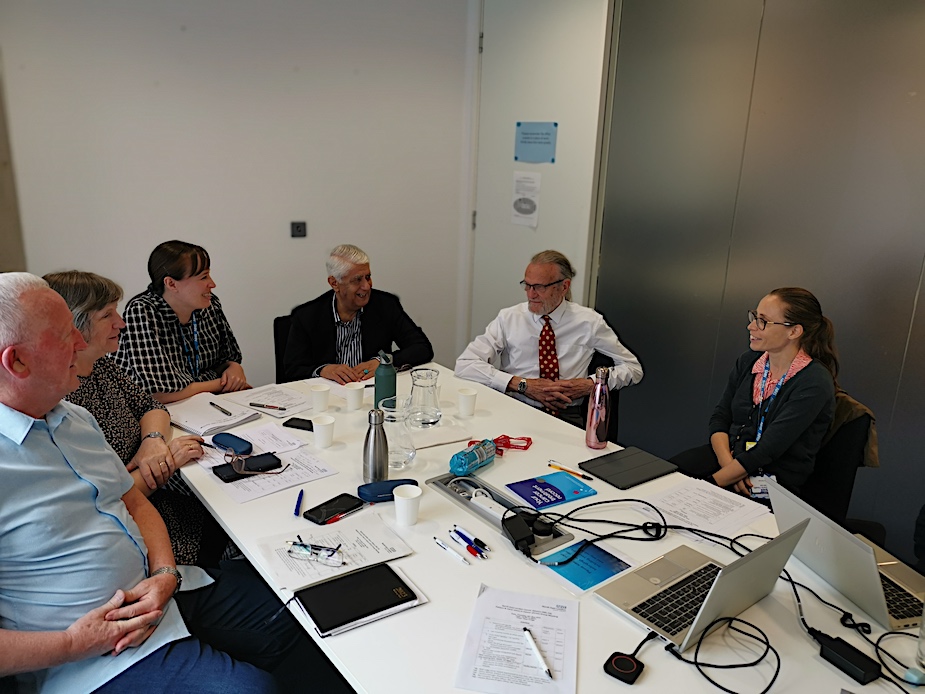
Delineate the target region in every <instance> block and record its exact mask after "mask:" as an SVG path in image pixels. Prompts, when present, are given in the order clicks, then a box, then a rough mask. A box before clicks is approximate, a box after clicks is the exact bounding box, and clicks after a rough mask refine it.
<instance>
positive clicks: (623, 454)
mask: <svg viewBox="0 0 925 694" xmlns="http://www.w3.org/2000/svg"><path fill="white" fill-rule="evenodd" d="M578 467H580V468H581V469H582V470H584V471H585V472H589V473H591V474H592V475H594V476H595V477H597V478H599V479H602V480H604V481H605V482H607V483H608V484H612V485H613V486H614V487H616V488H617V489H630V488H631V487H635V486H636V485H637V484H642V483H643V482H648V481H649V480H654V479H655V478H656V477H661V476H662V475H667V474H668V473H669V472H674V471H675V470H677V469H678V468H677V466H676V465H674V464H672V463H669V462H668V461H667V460H662V459H661V458H658V457H656V456H654V455H652V454H651V453H646V452H645V451H643V450H640V449H639V448H636V447H634V446H630V447H629V448H624V449H623V450H622V451H615V452H613V453H608V454H607V455H602V456H601V457H599V458H592V459H591V460H586V461H585V462H583V463H579V464H578Z"/></svg>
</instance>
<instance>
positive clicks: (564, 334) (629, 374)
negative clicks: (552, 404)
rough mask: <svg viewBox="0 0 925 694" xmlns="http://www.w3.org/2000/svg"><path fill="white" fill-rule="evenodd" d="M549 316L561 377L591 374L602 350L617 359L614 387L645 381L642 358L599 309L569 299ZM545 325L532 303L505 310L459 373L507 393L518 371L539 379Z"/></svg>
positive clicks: (459, 364) (467, 353) (473, 345)
mask: <svg viewBox="0 0 925 694" xmlns="http://www.w3.org/2000/svg"><path fill="white" fill-rule="evenodd" d="M549 318H550V325H551V326H552V329H553V332H555V334H556V353H557V354H558V356H559V378H561V379H569V378H587V376H588V366H589V365H590V364H591V358H592V356H593V355H594V352H600V353H601V354H604V355H606V356H608V357H610V358H611V359H613V367H612V368H611V369H610V381H609V386H610V389H611V390H613V389H614V388H622V387H623V386H628V385H631V384H633V383H639V381H641V380H642V366H641V365H640V364H639V360H638V359H636V357H635V356H633V354H632V352H630V351H629V350H628V349H626V347H624V346H623V345H622V344H620V340H619V339H618V338H617V334H616V333H615V332H614V331H613V330H611V328H610V326H609V325H607V323H606V322H605V321H604V318H603V316H601V314H599V313H598V312H597V311H594V310H592V309H590V308H587V307H585V306H579V305H578V304H574V303H572V302H571V301H564V300H563V301H562V303H561V304H559V305H558V306H557V307H556V309H555V310H554V311H553V312H552V313H550V314H549ZM542 329H543V318H542V316H540V315H538V314H536V313H531V312H530V309H529V307H528V304H527V303H526V302H524V303H522V304H517V305H516V306H511V307H510V308H505V309H502V310H501V312H500V313H499V314H498V317H497V318H495V319H494V320H493V321H492V322H491V323H489V324H488V327H487V328H486V329H485V332H484V333H483V334H482V335H479V336H478V337H477V338H475V339H474V340H473V341H472V342H470V343H469V346H468V347H466V349H465V350H464V351H463V353H462V354H460V355H459V358H458V359H457V360H456V369H455V373H456V375H457V376H459V378H465V379H467V380H470V381H476V382H477V383H482V384H484V385H487V386H491V387H492V388H494V389H495V390H499V391H501V392H502V393H503V392H504V391H505V390H506V389H507V385H508V383H510V381H511V379H512V378H514V377H515V376H522V377H523V378H539V376H540V364H539V339H540V331H541V330H542ZM517 397H519V398H520V399H521V400H523V401H524V402H526V403H528V404H530V405H533V406H534V407H541V405H540V403H538V402H537V401H536V400H533V399H531V398H527V397H525V396H519V395H518V396H517Z"/></svg>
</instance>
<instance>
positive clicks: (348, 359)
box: [312, 294, 363, 377]
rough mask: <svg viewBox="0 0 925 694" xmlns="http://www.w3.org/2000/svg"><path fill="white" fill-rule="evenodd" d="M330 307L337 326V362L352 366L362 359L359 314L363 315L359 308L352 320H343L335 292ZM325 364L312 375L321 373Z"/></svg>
mask: <svg viewBox="0 0 925 694" xmlns="http://www.w3.org/2000/svg"><path fill="white" fill-rule="evenodd" d="M331 309H332V310H333V311H334V325H335V327H336V328H337V339H336V347H337V363H338V364H346V365H347V366H349V367H350V368H353V367H354V366H356V365H357V364H359V363H360V362H361V361H363V329H362V328H363V326H362V324H361V323H360V316H362V315H363V309H362V308H361V309H360V310H359V311H358V312H357V314H356V315H355V316H354V317H353V320H350V321H343V320H341V319H340V314H339V313H338V312H337V294H335V295H334V296H333V297H332V298H331ZM325 366H328V365H327V364H322V365H321V366H319V367H318V368H317V369H315V372H314V373H313V374H312V376H313V377H317V376H320V375H321V369H323V368H324V367H325Z"/></svg>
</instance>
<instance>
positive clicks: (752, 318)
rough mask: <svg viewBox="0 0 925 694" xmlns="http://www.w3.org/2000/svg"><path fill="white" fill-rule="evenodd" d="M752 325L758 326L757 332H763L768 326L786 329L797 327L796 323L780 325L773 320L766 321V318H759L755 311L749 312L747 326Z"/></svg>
mask: <svg viewBox="0 0 925 694" xmlns="http://www.w3.org/2000/svg"><path fill="white" fill-rule="evenodd" d="M752 323H754V324H755V325H757V326H758V330H764V329H765V328H767V327H768V326H769V325H783V326H786V327H788V328H792V327H793V326H795V325H797V323H781V322H779V321H775V320H768V319H767V318H762V317H761V316H759V315H758V314H757V313H756V312H755V311H749V312H748V324H749V325H751V324H752Z"/></svg>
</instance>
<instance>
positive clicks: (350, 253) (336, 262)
mask: <svg viewBox="0 0 925 694" xmlns="http://www.w3.org/2000/svg"><path fill="white" fill-rule="evenodd" d="M368 263H369V256H368V255H366V254H365V253H364V252H363V251H362V249H360V248H358V247H356V246H354V245H353V244H350V243H342V244H341V245H339V246H337V248H334V249H333V250H332V251H331V254H330V255H329V256H328V260H327V262H326V263H325V264H324V266H325V268H326V269H327V271H328V277H333V278H334V279H336V280H342V279H344V278H345V277H346V276H347V273H348V272H349V271H350V268H351V267H352V266H354V265H367V264H368Z"/></svg>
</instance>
